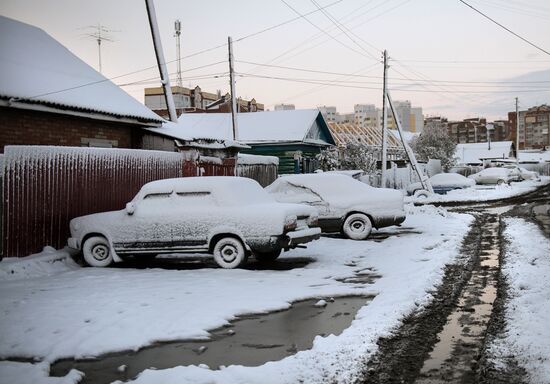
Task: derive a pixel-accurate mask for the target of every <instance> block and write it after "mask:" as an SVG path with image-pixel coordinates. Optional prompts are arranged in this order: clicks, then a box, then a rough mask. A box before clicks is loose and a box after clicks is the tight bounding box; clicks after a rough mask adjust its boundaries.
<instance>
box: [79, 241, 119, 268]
mask: <svg viewBox="0 0 550 384" xmlns="http://www.w3.org/2000/svg"><path fill="white" fill-rule="evenodd" d="M82 254H83V255H84V260H85V261H86V263H88V265H89V266H91V267H107V266H109V265H110V264H111V263H112V262H113V253H112V252H111V247H110V246H109V242H108V241H107V239H106V238H104V237H103V236H93V237H90V238H89V239H86V241H85V242H84V245H83V246H82Z"/></svg>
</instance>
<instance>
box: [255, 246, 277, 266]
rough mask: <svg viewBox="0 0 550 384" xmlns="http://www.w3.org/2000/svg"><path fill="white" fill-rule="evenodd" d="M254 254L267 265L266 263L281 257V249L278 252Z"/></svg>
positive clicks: (256, 252)
mask: <svg viewBox="0 0 550 384" xmlns="http://www.w3.org/2000/svg"><path fill="white" fill-rule="evenodd" d="M253 254H254V257H255V258H256V260H258V261H260V262H262V263H266V262H270V261H275V260H277V258H278V257H279V256H280V255H281V249H278V250H276V251H271V252H258V251H254V253H253Z"/></svg>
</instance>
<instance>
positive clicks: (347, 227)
mask: <svg viewBox="0 0 550 384" xmlns="http://www.w3.org/2000/svg"><path fill="white" fill-rule="evenodd" d="M371 231H372V223H371V221H370V219H369V217H368V216H367V215H365V214H363V213H353V214H351V215H349V216H348V217H347V218H346V220H345V221H344V224H343V225H342V232H344V235H345V236H346V237H347V238H348V239H352V240H365V239H366V238H367V237H369V235H370V233H371Z"/></svg>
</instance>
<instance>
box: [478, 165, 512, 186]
mask: <svg viewBox="0 0 550 384" xmlns="http://www.w3.org/2000/svg"><path fill="white" fill-rule="evenodd" d="M468 177H469V178H470V179H473V180H475V182H476V184H497V185H501V184H509V183H510V182H512V181H521V180H522V178H521V173H520V172H519V170H517V169H510V168H504V167H494V168H485V169H484V170H482V171H481V172H478V173H474V174H473V175H470V176H468Z"/></svg>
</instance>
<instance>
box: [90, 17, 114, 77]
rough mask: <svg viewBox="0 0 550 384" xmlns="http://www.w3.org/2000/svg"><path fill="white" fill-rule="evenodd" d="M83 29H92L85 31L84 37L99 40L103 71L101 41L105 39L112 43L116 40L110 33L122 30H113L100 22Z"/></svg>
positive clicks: (98, 50) (98, 51) (99, 56)
mask: <svg viewBox="0 0 550 384" xmlns="http://www.w3.org/2000/svg"><path fill="white" fill-rule="evenodd" d="M82 29H86V30H88V31H90V32H88V33H84V34H83V36H84V37H87V38H89V39H93V40H95V41H96V42H97V53H98V67H99V72H100V73H101V72H102V68H101V43H102V42H104V41H108V42H110V43H112V42H114V41H115V40H114V39H113V37H112V36H111V35H110V34H111V33H113V32H120V31H115V30H112V29H108V28H105V27H104V26H103V25H101V24H100V23H97V25H89V26H87V27H84V28H82Z"/></svg>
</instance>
